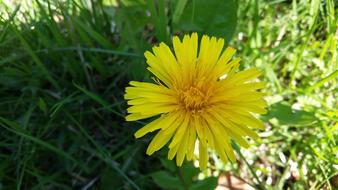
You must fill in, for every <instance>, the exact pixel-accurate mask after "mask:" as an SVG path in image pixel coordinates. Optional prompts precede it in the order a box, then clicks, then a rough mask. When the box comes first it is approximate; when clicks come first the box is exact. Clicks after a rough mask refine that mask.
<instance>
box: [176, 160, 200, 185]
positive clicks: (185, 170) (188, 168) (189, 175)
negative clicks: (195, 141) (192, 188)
mask: <svg viewBox="0 0 338 190" xmlns="http://www.w3.org/2000/svg"><path fill="white" fill-rule="evenodd" d="M180 170H181V171H182V177H183V179H184V182H185V183H186V184H188V185H190V184H191V183H192V180H193V177H194V176H196V175H197V174H198V173H199V171H200V170H199V169H198V168H195V167H194V165H193V164H192V162H186V163H185V164H184V165H183V166H182V168H180Z"/></svg>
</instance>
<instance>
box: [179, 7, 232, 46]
mask: <svg viewBox="0 0 338 190" xmlns="http://www.w3.org/2000/svg"><path fill="white" fill-rule="evenodd" d="M237 8H238V2H237V0H228V1H219V0H209V1H204V0H193V1H189V2H188V3H187V4H186V6H185V9H184V11H183V14H182V15H181V17H180V18H179V19H180V20H179V21H178V24H177V25H175V23H174V26H173V27H174V30H178V31H180V30H183V32H190V31H196V32H198V33H200V34H208V35H212V36H217V37H222V38H224V39H225V41H226V42H229V41H230V39H231V37H232V35H233V34H234V32H235V29H236V25H237ZM175 19H178V18H175Z"/></svg>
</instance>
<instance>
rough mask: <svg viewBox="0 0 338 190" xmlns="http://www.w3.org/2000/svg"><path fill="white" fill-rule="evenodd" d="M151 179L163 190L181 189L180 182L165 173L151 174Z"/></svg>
mask: <svg viewBox="0 0 338 190" xmlns="http://www.w3.org/2000/svg"><path fill="white" fill-rule="evenodd" d="M151 177H152V178H153V180H154V182H155V183H156V184H157V185H158V186H160V187H162V188H163V189H179V188H181V187H182V185H181V182H180V180H179V179H178V178H177V177H174V176H172V175H171V174H170V173H169V172H166V171H158V172H155V173H152V174H151Z"/></svg>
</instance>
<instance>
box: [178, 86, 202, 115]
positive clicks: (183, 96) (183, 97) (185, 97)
mask: <svg viewBox="0 0 338 190" xmlns="http://www.w3.org/2000/svg"><path fill="white" fill-rule="evenodd" d="M206 102H207V96H206V95H205V94H204V93H203V92H202V91H201V90H200V89H198V88H196V87H194V86H192V87H190V88H188V89H187V90H183V91H180V103H181V105H182V106H183V107H184V108H185V109H186V110H189V111H198V110H201V109H202V108H203V107H204V106H205V105H206Z"/></svg>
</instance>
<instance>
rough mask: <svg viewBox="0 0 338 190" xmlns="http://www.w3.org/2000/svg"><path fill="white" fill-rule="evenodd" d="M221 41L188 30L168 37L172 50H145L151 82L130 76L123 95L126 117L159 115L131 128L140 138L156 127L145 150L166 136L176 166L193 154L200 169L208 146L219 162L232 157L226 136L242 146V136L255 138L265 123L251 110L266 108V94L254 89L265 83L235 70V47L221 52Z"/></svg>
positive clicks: (161, 47)
mask: <svg viewBox="0 0 338 190" xmlns="http://www.w3.org/2000/svg"><path fill="white" fill-rule="evenodd" d="M223 46H224V40H223V39H217V38H215V37H209V36H207V35H203V36H202V38H201V41H200V44H199V42H198V36H197V33H193V34H191V35H185V36H184V37H183V39H182V41H181V40H180V39H179V37H177V36H175V37H173V50H174V52H172V50H171V49H170V48H169V47H168V46H167V45H166V44H164V43H160V45H159V46H156V47H154V48H153V52H150V51H146V52H145V53H144V56H145V57H146V60H147V61H146V62H147V64H148V70H149V71H150V72H151V73H152V74H153V75H154V81H155V83H148V82H137V81H131V82H130V83H129V84H130V87H127V88H126V94H125V99H126V100H127V103H128V105H129V106H130V107H129V108H128V110H127V111H128V113H129V115H128V116H127V117H126V120H127V121H136V120H141V119H146V118H151V117H154V116H160V117H159V118H157V119H155V120H154V121H152V122H150V123H148V124H147V125H146V126H144V127H143V128H141V129H140V130H138V131H137V132H136V133H135V137H136V138H140V137H142V136H144V135H146V134H147V133H150V132H153V131H156V130H157V131H158V132H157V134H156V136H155V137H154V138H153V140H152V141H151V143H150V145H149V147H148V149H147V152H146V153H147V154H148V155H151V154H153V153H154V152H156V151H158V150H159V149H161V148H162V147H163V146H165V145H166V144H168V142H169V141H170V143H169V152H168V159H173V158H174V157H176V164H177V165H178V166H181V165H182V163H183V162H184V160H185V159H187V160H191V159H198V160H199V167H200V168H201V169H205V168H206V167H207V165H208V160H209V152H208V151H209V150H210V149H213V150H215V152H216V153H217V154H218V156H219V158H220V159H221V160H222V161H224V162H227V161H228V160H231V161H232V162H235V161H236V156H235V154H234V151H233V149H232V146H231V140H234V141H236V142H237V143H238V144H239V145H240V146H243V147H249V143H248V141H247V140H246V137H247V136H248V137H250V138H252V139H255V140H259V136H258V134H257V133H256V132H255V131H254V130H253V129H264V124H263V123H262V122H261V121H260V120H258V119H257V118H256V117H255V116H254V115H253V114H255V115H256V114H265V113H266V112H267V110H266V107H267V104H266V102H265V101H264V99H263V98H264V96H265V94H264V93H262V92H259V91H258V90H259V89H262V88H264V86H265V83H263V82H257V80H256V79H257V77H258V76H260V75H261V72H260V71H259V70H257V69H256V68H251V69H248V70H244V71H237V69H238V68H239V64H240V63H239V62H240V59H239V58H234V59H233V58H232V57H233V55H234V54H235V52H236V50H235V49H234V48H233V47H228V48H226V49H225V50H224V51H223V48H224V47H223ZM196 141H198V142H199V143H196ZM195 146H198V148H197V149H195ZM195 150H198V151H197V152H198V156H194V151H195Z"/></svg>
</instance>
